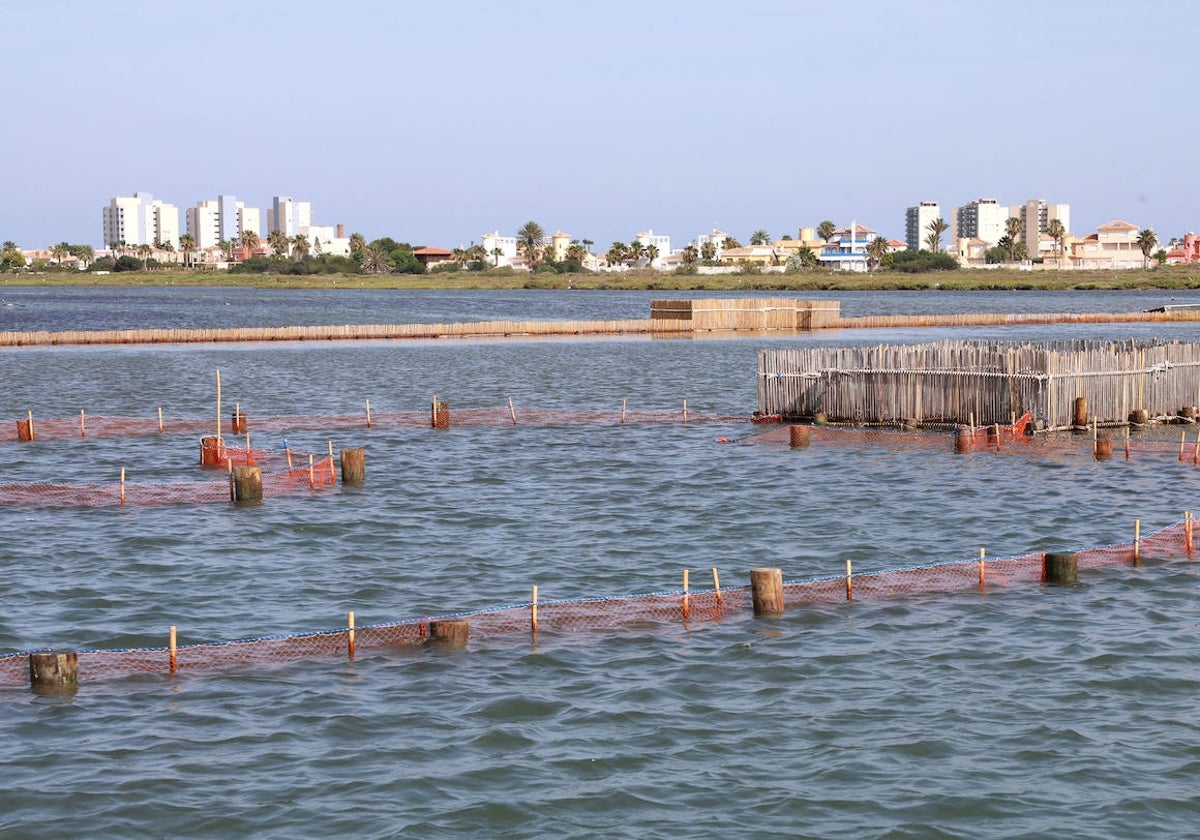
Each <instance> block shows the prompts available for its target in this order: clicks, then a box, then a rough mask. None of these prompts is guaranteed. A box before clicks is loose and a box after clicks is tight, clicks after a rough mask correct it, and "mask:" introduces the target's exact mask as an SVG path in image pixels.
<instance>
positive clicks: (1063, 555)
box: [1042, 551, 1079, 584]
mask: <svg viewBox="0 0 1200 840" xmlns="http://www.w3.org/2000/svg"><path fill="white" fill-rule="evenodd" d="M1042 580H1044V581H1045V582H1046V583H1062V584H1073V583H1077V582H1078V581H1079V557H1078V555H1076V554H1075V552H1074V551H1047V552H1046V553H1045V554H1044V555H1042Z"/></svg>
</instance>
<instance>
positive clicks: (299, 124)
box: [0, 0, 1200, 248]
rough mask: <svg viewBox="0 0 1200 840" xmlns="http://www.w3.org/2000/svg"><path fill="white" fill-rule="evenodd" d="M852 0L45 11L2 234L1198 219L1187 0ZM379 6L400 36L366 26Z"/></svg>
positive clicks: (15, 125) (690, 230) (460, 237)
mask: <svg viewBox="0 0 1200 840" xmlns="http://www.w3.org/2000/svg"><path fill="white" fill-rule="evenodd" d="M827 12H828V10H825V11H822V10H821V9H820V8H818V7H814V6H810V5H808V4H804V3H798V2H795V0H770V2H766V1H762V2H756V1H755V0H752V2H750V3H748V4H742V5H740V6H737V7H733V8H731V7H729V6H728V5H727V4H719V5H718V4H716V3H712V2H707V0H699V2H689V3H682V2H670V0H667V1H666V2H662V3H658V4H652V5H650V6H646V5H645V4H633V3H629V2H625V0H614V2H613V3H611V4H607V5H606V6H605V8H604V9H603V10H597V9H593V8H590V7H575V6H572V5H570V4H567V5H563V4H550V3H545V2H540V0H534V1H533V2H529V3H527V4H523V5H522V6H521V7H520V8H511V9H508V8H498V7H496V6H495V5H494V4H485V3H480V2H472V1H471V0H464V2H462V3H459V4H455V5H454V6H453V7H447V6H444V5H443V6H436V5H434V6H419V7H409V6H398V5H395V4H390V3H385V2H356V0H351V2H350V3H348V4H344V6H342V7H339V9H338V14H337V15H334V16H332V17H330V15H329V10H328V9H327V8H326V7H324V6H320V5H318V4H315V3H311V4H310V3H306V2H299V3H293V4H289V5H288V6H286V7H280V6H276V5H275V4H271V3H267V4H254V5H251V6H249V7H247V6H245V5H244V4H239V5H235V4H233V3H229V2H227V0H215V2H214V3H212V4H209V5H208V6H206V7H205V8H204V10H203V13H202V14H201V13H199V12H198V11H197V10H196V9H195V8H193V7H186V6H184V7H179V6H171V5H167V6H163V7H155V10H154V14H152V15H151V14H128V15H123V14H122V15H118V14H112V10H111V9H110V8H108V7H103V6H94V4H89V3H86V2H83V0H63V2H60V3H55V4H40V5H38V4H25V5H19V6H17V7H15V8H13V9H10V10H6V26H7V31H8V32H9V33H10V34H11V36H12V37H10V38H9V39H8V43H7V44H6V49H5V51H4V52H3V54H0V66H2V67H4V69H5V70H7V71H8V72H7V76H6V77H7V78H10V79H14V80H17V81H15V83H14V85H13V86H12V87H13V89H12V91H11V94H10V96H9V97H8V104H9V113H10V114H11V115H13V118H12V120H11V121H10V122H11V126H12V127H11V128H10V130H9V131H6V132H4V134H3V135H2V136H0V153H2V154H3V156H4V159H5V160H6V161H8V162H9V167H8V171H7V172H6V178H5V188H4V190H3V192H0V238H2V239H8V240H14V241H17V242H19V243H20V244H21V245H22V246H23V247H40V246H45V245H47V244H50V243H52V242H58V241H63V240H66V241H71V242H81V243H91V244H94V245H97V246H101V247H102V246H104V245H105V244H106V243H103V242H100V241H98V240H99V238H100V236H101V233H100V225H99V223H98V220H97V211H96V208H98V207H100V206H101V205H103V204H104V203H105V202H107V201H108V200H109V199H110V198H112V197H113V196H119V195H131V194H132V193H133V192H135V191H147V192H150V193H152V194H154V195H155V197H158V198H161V199H162V200H164V201H168V202H170V203H173V204H176V205H177V206H179V207H180V208H186V207H189V206H192V205H194V204H195V202H197V201H199V200H201V199H202V198H215V197H216V196H217V195H222V194H226V195H236V196H238V197H239V198H242V197H246V201H247V204H249V205H255V206H263V205H264V204H265V200H264V199H265V197H267V196H272V195H278V194H280V193H283V194H286V195H296V196H303V197H304V198H305V200H307V201H310V202H311V203H312V205H313V206H314V207H318V208H320V219H321V221H323V222H325V223H327V224H336V223H343V224H345V226H346V229H347V231H357V232H361V233H363V234H364V235H365V236H366V237H367V238H374V237H378V236H391V237H395V238H397V239H404V240H407V241H410V242H412V243H413V244H429V245H438V246H443V247H448V248H449V247H458V246H464V245H467V244H469V243H470V242H471V241H472V240H473V239H474V240H476V241H477V240H478V238H479V237H480V236H481V235H482V234H483V233H485V232H488V231H494V230H497V229H499V230H500V231H501V232H502V233H504V234H506V235H510V234H512V233H514V232H515V231H516V230H517V228H518V227H519V226H520V225H522V224H523V223H524V222H526V221H528V220H530V219H533V220H537V221H538V222H539V223H540V224H542V225H543V226H544V227H546V228H547V229H548V230H559V229H561V230H563V231H565V232H567V233H569V234H571V235H572V236H573V237H576V238H580V239H583V238H587V239H591V240H593V241H594V242H596V243H597V246H598V247H599V246H607V244H608V243H609V242H612V241H628V240H629V239H630V238H632V237H633V236H634V235H635V234H636V233H637V232H638V231H642V230H646V229H648V228H651V227H652V228H653V229H654V230H656V231H662V232H663V233H665V234H669V235H670V236H671V237H672V238H673V240H674V241H675V242H676V243H683V242H687V241H688V240H690V239H692V238H693V237H695V236H696V235H698V234H700V233H702V232H705V231H708V230H711V229H713V228H714V227H716V228H720V229H722V230H726V231H729V232H730V233H732V234H734V235H736V236H738V237H739V238H745V237H747V236H748V235H749V234H750V232H751V231H754V230H757V229H760V228H761V229H766V230H767V231H769V232H770V233H771V235H772V236H773V237H779V236H782V235H783V234H789V235H792V236H795V235H796V229H798V228H799V227H801V226H805V225H811V224H814V223H816V222H817V221H820V220H822V219H830V220H833V221H835V222H836V223H837V224H839V225H841V224H847V223H849V222H850V221H851V220H857V221H858V222H859V223H862V224H865V225H869V226H871V227H873V228H875V229H877V230H879V231H880V232H881V233H884V234H885V235H887V236H888V237H890V238H896V239H904V238H905V212H906V209H907V208H908V207H911V206H914V205H917V204H918V203H919V202H921V201H925V200H930V201H937V202H938V203H939V204H940V206H941V207H942V208H943V211H945V210H946V209H947V208H954V207H958V206H962V205H965V204H967V203H968V202H971V201H973V200H975V199H978V198H980V197H994V198H995V199H997V200H998V201H999V202H1000V203H1002V204H1007V205H1017V204H1019V203H1021V202H1025V201H1027V200H1028V199H1030V198H1044V199H1045V200H1046V201H1048V202H1065V203H1069V204H1070V205H1071V212H1072V227H1073V228H1075V229H1077V230H1081V231H1086V230H1094V229H1095V228H1097V227H1098V226H1099V225H1102V224H1105V223H1107V222H1109V221H1112V220H1115V219H1123V220H1126V221H1129V222H1131V223H1133V224H1135V225H1137V226H1138V227H1153V228H1154V229H1155V230H1156V231H1157V232H1158V234H1159V237H1160V239H1162V240H1163V241H1166V240H1168V239H1170V238H1172V237H1175V236H1180V235H1182V234H1183V233H1185V232H1186V231H1188V230H1192V229H1195V228H1196V227H1200V208H1197V202H1196V200H1195V197H1194V196H1195V194H1196V187H1197V183H1196V179H1195V177H1194V176H1193V175H1191V170H1190V167H1189V166H1188V165H1187V161H1188V160H1190V156H1191V152H1192V150H1191V137H1192V136H1193V134H1194V130H1195V123H1196V119H1195V117H1194V116H1193V115H1192V114H1191V111H1190V109H1188V108H1186V107H1182V105H1181V102H1182V97H1183V96H1184V93H1183V92H1182V91H1181V90H1180V89H1179V85H1180V83H1181V80H1186V79H1189V78H1191V76H1192V75H1193V71H1194V69H1195V60H1194V58H1193V52H1192V43H1193V42H1194V41H1195V39H1196V36H1197V35H1198V34H1200V23H1197V21H1195V20H1194V18H1193V16H1190V15H1187V14H1186V10H1182V9H1180V8H1179V6H1178V4H1175V3H1169V2H1165V0H1149V2H1145V3H1142V4H1139V5H1138V6H1137V10H1136V14H1132V15H1131V9H1130V7H1128V6H1118V5H1117V4H1111V3H1106V2H1084V0H1062V2H1056V3H1053V4H1044V3H1040V2H1035V1H1034V0H1010V2H1006V3H998V2H981V3H973V4H960V3H952V2H948V0H933V1H932V2H929V3H923V4H920V5H919V6H911V5H908V4H893V3H889V2H883V0H877V1H876V2H872V0H865V2H863V3H860V4H858V5H857V6H856V7H855V21H856V24H855V26H853V27H849V26H848V23H847V21H846V20H845V19H844V17H843V16H841V15H838V14H832V13H827ZM217 20H220V21H234V20H236V21H237V25H236V26H230V27H228V28H227V29H223V30H222V32H221V35H220V37H217V36H216V35H215V34H214V29H213V27H211V26H208V25H205V24H204V22H205V21H217ZM364 22H368V23H369V25H370V31H371V38H372V39H373V40H374V41H376V42H378V43H379V44H381V45H386V47H387V48H386V49H384V48H380V49H364V48H363V44H362V39H361V37H357V36H355V37H350V35H351V34H352V33H351V30H353V31H354V32H359V31H360V30H359V29H358V27H360V26H361V25H362V24H363V23H364ZM167 33H169V37H166V34H167ZM342 36H345V37H342ZM201 55H202V56H204V60H203V61H196V60H192V58H191V57H193V56H201ZM281 57H282V58H281ZM281 67H286V68H287V71H286V72H282V73H281ZM943 215H945V213H943Z"/></svg>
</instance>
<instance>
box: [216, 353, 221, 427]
mask: <svg viewBox="0 0 1200 840" xmlns="http://www.w3.org/2000/svg"><path fill="white" fill-rule="evenodd" d="M220 440H221V370H220V368H218V369H217V441H218V442H219V441H220Z"/></svg>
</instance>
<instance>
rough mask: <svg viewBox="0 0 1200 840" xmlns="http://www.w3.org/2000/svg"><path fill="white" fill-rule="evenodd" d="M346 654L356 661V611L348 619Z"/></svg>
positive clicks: (351, 612) (352, 611)
mask: <svg viewBox="0 0 1200 840" xmlns="http://www.w3.org/2000/svg"><path fill="white" fill-rule="evenodd" d="M346 654H347V655H348V656H349V657H350V661H351V662H353V661H354V610H350V613H349V614H348V615H347V617H346Z"/></svg>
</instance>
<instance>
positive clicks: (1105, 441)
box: [1094, 435, 1112, 461]
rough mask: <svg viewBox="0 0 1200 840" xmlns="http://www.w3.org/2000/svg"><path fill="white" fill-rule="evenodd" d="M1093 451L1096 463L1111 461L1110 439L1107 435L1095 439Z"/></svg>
mask: <svg viewBox="0 0 1200 840" xmlns="http://www.w3.org/2000/svg"><path fill="white" fill-rule="evenodd" d="M1094 449H1095V455H1096V460H1097V461H1110V460H1112V438H1110V437H1108V436H1107V435H1106V436H1104V437H1098V438H1096V445H1095V447H1094Z"/></svg>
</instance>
